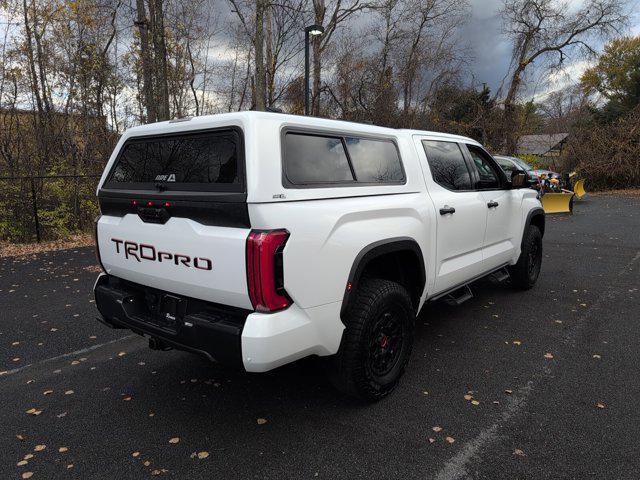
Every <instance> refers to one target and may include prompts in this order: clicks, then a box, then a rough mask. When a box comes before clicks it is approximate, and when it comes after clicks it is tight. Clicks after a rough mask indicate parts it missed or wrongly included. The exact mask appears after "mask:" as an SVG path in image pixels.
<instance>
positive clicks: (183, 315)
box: [94, 274, 249, 367]
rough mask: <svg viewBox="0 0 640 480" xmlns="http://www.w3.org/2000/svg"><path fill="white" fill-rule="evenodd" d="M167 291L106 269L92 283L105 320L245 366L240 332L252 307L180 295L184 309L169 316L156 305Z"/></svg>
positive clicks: (108, 322)
mask: <svg viewBox="0 0 640 480" xmlns="http://www.w3.org/2000/svg"><path fill="white" fill-rule="evenodd" d="M166 293H167V292H162V291H160V290H156V289H153V288H150V287H144V286H142V285H139V284H135V283H132V282H127V281H124V280H121V279H119V278H116V277H113V276H111V275H105V274H101V275H100V276H99V277H98V280H97V281H96V285H95V287H94V294H95V298H96V306H97V307H98V311H99V312H100V314H101V315H102V319H103V323H106V324H107V325H109V326H111V327H113V328H128V329H130V330H132V331H133V332H135V333H138V334H140V335H147V336H150V337H153V338H156V339H158V340H161V341H162V342H163V343H165V344H167V345H168V346H171V347H174V348H177V349H180V350H187V351H191V352H195V353H200V354H202V355H204V356H206V357H207V358H209V359H210V360H215V361H218V362H220V363H222V364H225V365H229V366H233V367H242V355H241V347H240V336H241V334H242V328H243V326H244V322H245V320H246V318H247V316H248V314H249V311H248V310H242V309H238V308H223V307H219V306H217V305H215V304H211V303H208V302H203V301H201V300H197V299H193V298H187V297H181V300H182V302H184V303H183V304H182V308H181V310H183V311H181V312H180V313H179V314H178V315H175V316H176V317H177V318H176V320H175V321H173V322H169V321H167V320H166V318H165V315H166V314H165V315H163V314H161V313H159V310H158V309H157V306H158V302H159V301H160V300H159V299H160V298H162V296H163V295H164V294H166Z"/></svg>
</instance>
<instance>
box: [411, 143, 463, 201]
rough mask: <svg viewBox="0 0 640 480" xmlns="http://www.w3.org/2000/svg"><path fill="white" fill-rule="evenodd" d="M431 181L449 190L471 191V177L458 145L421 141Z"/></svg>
mask: <svg viewBox="0 0 640 480" xmlns="http://www.w3.org/2000/svg"><path fill="white" fill-rule="evenodd" d="M422 146H423V147H424V151H425V153H426V155H427V161H428V163H429V168H430V169H431V175H432V176H433V180H434V181H435V182H436V183H437V184H438V185H441V186H443V187H444V188H446V189H449V190H471V175H470V174H469V169H468V168H467V163H466V162H465V160H464V155H463V154H462V150H461V149H460V145H458V144H457V143H455V142H445V141H440V140H423V141H422Z"/></svg>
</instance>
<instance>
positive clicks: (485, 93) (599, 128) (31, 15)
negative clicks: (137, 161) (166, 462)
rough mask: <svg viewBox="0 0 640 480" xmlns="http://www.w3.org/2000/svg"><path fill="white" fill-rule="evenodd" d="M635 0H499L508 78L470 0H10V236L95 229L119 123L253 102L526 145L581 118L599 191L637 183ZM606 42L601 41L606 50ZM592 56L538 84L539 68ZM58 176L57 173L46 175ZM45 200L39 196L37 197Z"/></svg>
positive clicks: (5, 86) (5, 73)
mask: <svg viewBox="0 0 640 480" xmlns="http://www.w3.org/2000/svg"><path fill="white" fill-rule="evenodd" d="M632 7H633V6H632V5H630V4H629V3H627V1H625V0H584V1H582V2H563V1H555V0H503V3H502V6H501V9H500V11H499V15H500V18H501V21H502V26H501V31H497V32H496V36H498V35H504V36H506V38H508V39H509V41H510V42H511V45H512V49H511V64H510V68H509V71H508V72H506V73H507V75H506V76H505V79H504V82H503V84H502V85H501V87H500V88H497V89H495V91H491V89H489V87H488V86H487V85H486V84H483V83H482V79H477V78H476V77H475V75H474V72H473V71H472V67H471V62H470V60H471V59H472V58H473V55H474V48H483V49H486V48H489V49H490V48H492V46H491V45H477V46H470V45H468V43H467V42H466V41H465V38H463V35H462V30H463V28H462V27H463V26H464V25H465V23H466V22H469V19H470V9H471V6H470V5H469V4H468V3H467V2H466V1H465V0H276V1H269V0H250V1H249V0H215V1H212V0H190V1H188V2H185V1H180V0H135V1H133V0H78V1H69V0H65V1H62V0H0V56H1V65H0V239H2V240H9V241H29V240H32V239H33V238H34V235H35V225H34V221H35V220H34V215H33V211H34V208H35V210H37V211H38V212H39V219H38V221H39V223H40V225H39V227H40V230H41V234H42V237H43V238H60V237H64V236H66V235H69V234H70V233H72V232H75V231H82V230H87V229H89V228H90V227H91V223H92V220H93V217H94V216H95V215H96V214H97V213H98V211H97V208H96V206H95V202H94V198H93V197H94V189H95V184H96V181H97V177H96V176H97V175H98V174H99V173H101V171H102V169H103V167H104V165H105V162H106V160H107V159H108V157H109V154H110V152H111V150H112V148H113V146H114V145H115V142H116V141H117V139H118V136H119V135H120V133H122V132H123V131H124V130H125V129H127V128H128V127H131V126H133V125H137V124H141V123H149V122H155V121H161V120H167V119H171V118H176V117H184V116H189V115H204V114H212V113H219V112H228V111H238V110H247V109H257V110H265V109H280V110H282V111H283V112H286V113H295V114H302V113H303V111H304V103H303V102H304V81H303V79H304V70H303V68H304V55H303V52H304V27H305V26H306V25H309V24H312V23H316V24H321V25H323V26H324V27H325V34H324V35H322V36H319V37H313V38H312V43H311V51H312V67H311V79H312V92H313V95H312V114H313V115H316V116H322V117H328V118H340V119H346V120H353V121H358V122H370V123H374V124H377V125H385V126H390V127H402V128H418V129H426V130H439V131H445V132H452V133H459V134H463V135H468V136H471V137H473V138H476V139H477V140H479V141H480V142H482V143H483V144H484V145H486V146H487V148H489V149H490V150H491V151H493V152H502V153H507V154H513V153H515V151H516V145H517V140H518V138H519V136H521V135H524V134H532V133H558V132H569V133H570V136H569V143H568V145H567V147H566V148H565V153H564V154H563V157H562V158H561V159H559V161H560V162H561V164H562V167H563V168H566V169H578V170H579V171H580V174H581V175H583V176H586V177H587V178H588V179H589V182H590V185H591V186H592V187H595V188H614V187H615V188H622V187H637V186H639V185H640V111H639V107H638V104H639V102H640V38H633V37H627V36H625V35H626V34H627V31H628V30H627V28H628V26H629V25H630V23H632V22H633V17H631V16H630V14H631V12H632ZM603 45H606V47H605V48H604V49H603V48H602V46H603ZM579 59H586V60H588V61H589V62H590V65H591V67H590V68H589V69H587V71H586V72H584V73H583V74H582V76H581V78H580V79H574V80H575V81H574V82H570V83H569V85H568V86H567V87H565V88H563V89H560V90H557V91H554V92H551V93H549V94H547V95H545V96H544V97H535V96H532V95H531V93H530V90H529V88H528V87H529V85H528V83H529V82H530V80H531V78H532V75H533V73H534V72H535V74H536V75H537V76H538V77H540V75H549V76H551V75H557V74H559V73H560V72H562V71H563V69H564V67H565V66H566V65H567V62H576V61H577V60H579ZM42 177H47V178H42ZM34 200H35V203H36V204H35V205H34Z"/></svg>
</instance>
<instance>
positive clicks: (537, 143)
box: [518, 133, 569, 155]
mask: <svg viewBox="0 0 640 480" xmlns="http://www.w3.org/2000/svg"><path fill="white" fill-rule="evenodd" d="M568 136H569V134H568V133H552V134H542V135H523V136H521V137H520V139H519V140H518V153H525V154H529V155H544V154H545V153H547V152H548V151H549V150H553V148H554V147H556V146H557V145H558V144H559V143H561V142H562V141H564V140H565V139H566V138H567V137H568Z"/></svg>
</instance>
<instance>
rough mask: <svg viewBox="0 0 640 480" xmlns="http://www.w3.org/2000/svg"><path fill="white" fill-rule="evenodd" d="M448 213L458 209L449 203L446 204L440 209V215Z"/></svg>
mask: <svg viewBox="0 0 640 480" xmlns="http://www.w3.org/2000/svg"><path fill="white" fill-rule="evenodd" d="M448 213H456V209H455V208H453V207H450V206H449V205H445V206H444V207H443V208H441V209H440V215H447V214H448Z"/></svg>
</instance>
